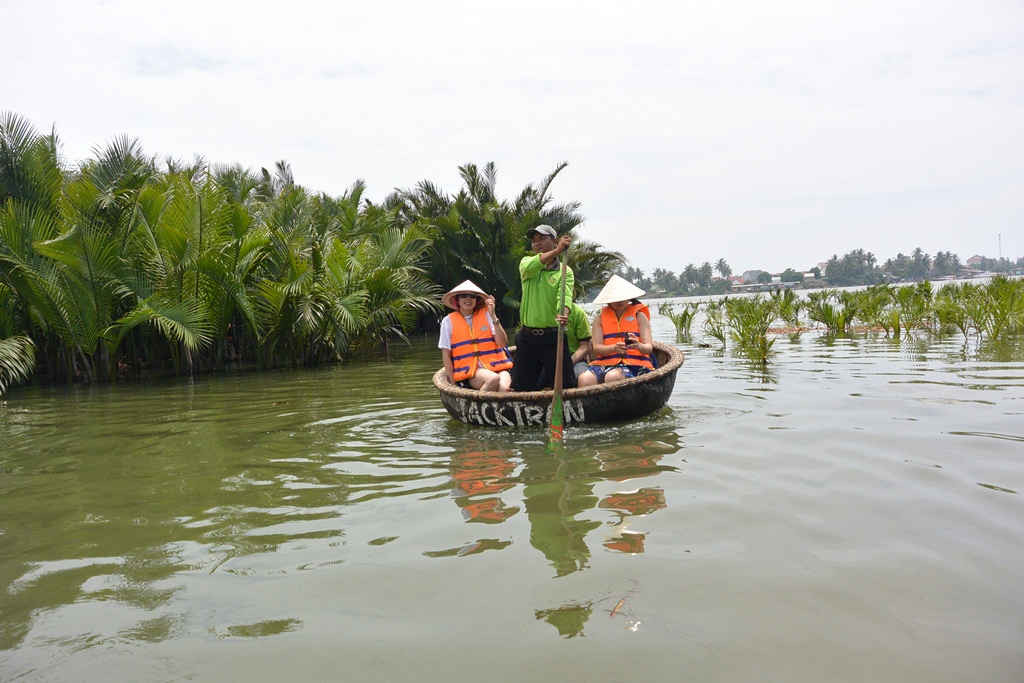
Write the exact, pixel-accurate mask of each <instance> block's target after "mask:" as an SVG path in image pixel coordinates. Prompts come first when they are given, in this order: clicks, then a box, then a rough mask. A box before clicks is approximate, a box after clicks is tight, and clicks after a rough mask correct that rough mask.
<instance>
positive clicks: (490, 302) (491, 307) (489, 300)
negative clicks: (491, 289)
mask: <svg viewBox="0 0 1024 683" xmlns="http://www.w3.org/2000/svg"><path fill="white" fill-rule="evenodd" d="M484 303H485V304H487V312H488V313H490V314H491V317H492V318H493V317H494V297H493V296H491V295H490V294H488V295H487V298H486V299H484Z"/></svg>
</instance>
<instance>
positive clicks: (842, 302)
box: [807, 289, 856, 336]
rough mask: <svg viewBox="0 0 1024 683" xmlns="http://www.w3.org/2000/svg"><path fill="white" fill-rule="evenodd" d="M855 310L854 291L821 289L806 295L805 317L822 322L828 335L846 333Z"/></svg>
mask: <svg viewBox="0 0 1024 683" xmlns="http://www.w3.org/2000/svg"><path fill="white" fill-rule="evenodd" d="M855 311H856V293H855V292H838V291H836V290H834V289H823V290H821V291H820V292H811V293H810V294H808V295H807V317H809V318H810V319H811V320H814V321H815V322H819V323H821V324H823V325H824V326H825V329H826V330H827V331H828V334H829V335H830V336H835V335H845V334H848V333H849V331H850V322H851V321H852V320H853V317H854V313H855Z"/></svg>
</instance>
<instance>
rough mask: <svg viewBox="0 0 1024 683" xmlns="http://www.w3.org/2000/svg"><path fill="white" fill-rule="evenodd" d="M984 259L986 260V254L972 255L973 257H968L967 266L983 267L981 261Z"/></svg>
mask: <svg viewBox="0 0 1024 683" xmlns="http://www.w3.org/2000/svg"><path fill="white" fill-rule="evenodd" d="M984 260H985V257H984V256H977V255H975V256H972V257H971V258H969V259H967V267H968V268H980V267H981V262H982V261H984Z"/></svg>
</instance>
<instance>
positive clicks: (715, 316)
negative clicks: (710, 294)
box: [704, 297, 729, 346]
mask: <svg viewBox="0 0 1024 683" xmlns="http://www.w3.org/2000/svg"><path fill="white" fill-rule="evenodd" d="M728 300H729V298H728V297H726V298H724V299H721V300H719V301H709V302H708V303H707V305H706V306H705V308H704V314H705V315H706V316H707V317H705V318H704V332H705V334H708V335H710V336H712V337H714V338H715V339H717V340H718V341H720V342H722V346H725V337H726V334H725V321H724V320H722V308H723V307H724V306H725V303H726V302H727V301H728Z"/></svg>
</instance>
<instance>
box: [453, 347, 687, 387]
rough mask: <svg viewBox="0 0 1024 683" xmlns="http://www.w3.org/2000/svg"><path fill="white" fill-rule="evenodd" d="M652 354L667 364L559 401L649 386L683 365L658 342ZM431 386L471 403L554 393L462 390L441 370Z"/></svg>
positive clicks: (673, 351) (673, 350) (677, 353)
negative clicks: (659, 354) (664, 357)
mask: <svg viewBox="0 0 1024 683" xmlns="http://www.w3.org/2000/svg"><path fill="white" fill-rule="evenodd" d="M653 346H654V350H655V351H661V352H663V353H666V354H668V361H666V362H665V363H664V364H663V365H661V366H660V367H658V368H657V369H656V370H652V371H651V372H648V373H646V374H643V375H640V376H639V377H631V378H629V379H626V380H623V381H621V382H613V383H612V384H595V385H594V386H590V387H583V388H579V387H574V388H572V389H564V390H563V391H562V396H563V398H567V399H569V398H584V397H589V396H595V395H598V394H604V393H609V392H612V391H618V390H620V389H624V388H626V387H628V386H634V385H638V384H645V383H650V382H657V381H658V380H660V379H662V378H663V377H665V376H666V375H669V374H671V373H674V372H675V371H676V370H678V369H679V366H681V365H682V364H683V352H682V350H681V349H679V348H677V347H675V346H670V345H668V344H665V343H662V342H653ZM433 382H434V386H435V387H437V389H438V390H439V391H441V392H442V393H445V394H448V395H450V396H455V397H459V398H466V399H470V400H475V401H543V400H547V401H550V400H551V399H552V397H553V396H554V393H555V392H554V391H553V390H551V389H547V390H544V391H505V392H501V391H478V390H477V389H465V388H463V387H460V386H456V385H454V384H451V383H450V382H448V380H447V379H445V376H444V368H443V367H442V368H440V369H438V370H437V372H435V373H434V376H433Z"/></svg>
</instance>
